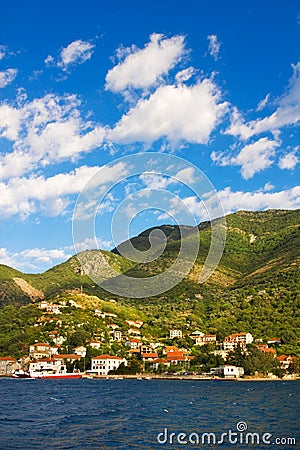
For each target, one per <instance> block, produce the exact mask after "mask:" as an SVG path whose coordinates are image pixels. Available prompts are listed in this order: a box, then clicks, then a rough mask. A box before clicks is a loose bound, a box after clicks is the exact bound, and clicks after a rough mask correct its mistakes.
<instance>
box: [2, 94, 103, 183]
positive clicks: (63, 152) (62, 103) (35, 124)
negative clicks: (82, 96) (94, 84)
mask: <svg viewBox="0 0 300 450" xmlns="http://www.w3.org/2000/svg"><path fill="white" fill-rule="evenodd" d="M19 103H20V102H19V101H17V104H16V106H10V105H8V104H5V103H3V104H2V105H0V137H3V138H6V139H7V140H9V141H12V143H13V147H12V150H13V151H12V152H8V153H6V154H2V155H1V156H0V163H1V164H0V179H1V178H8V177H11V176H20V175H22V174H23V173H26V172H30V171H31V170H33V169H35V168H36V167H39V166H42V167H45V166H47V165H49V164H53V163H57V162H60V161H63V160H67V159H72V160H74V159H75V158H78V157H79V156H80V155H81V154H82V153H86V152H90V151H91V150H93V149H95V148H97V147H99V145H101V144H102V142H103V139H104V136H105V132H106V131H105V128H104V127H101V126H98V125H96V126H93V124H92V123H91V122H85V121H84V120H83V119H82V117H81V115H80V110H79V108H80V101H79V99H78V98H77V97H76V96H75V95H65V96H57V95H53V94H47V95H46V96H45V97H43V98H40V99H34V100H32V101H31V102H28V101H26V99H25V101H24V100H23V101H22V102H21V104H19Z"/></svg>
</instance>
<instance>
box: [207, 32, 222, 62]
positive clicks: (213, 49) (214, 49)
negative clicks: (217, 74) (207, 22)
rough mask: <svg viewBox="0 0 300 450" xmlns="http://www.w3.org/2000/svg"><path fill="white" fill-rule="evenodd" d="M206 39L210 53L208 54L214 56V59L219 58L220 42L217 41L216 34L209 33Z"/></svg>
mask: <svg viewBox="0 0 300 450" xmlns="http://www.w3.org/2000/svg"><path fill="white" fill-rule="evenodd" d="M207 39H208V42H209V44H208V51H209V53H210V55H211V56H212V57H213V58H214V60H215V61H217V60H218V59H219V53H220V48H221V44H220V42H219V41H218V36H217V35H216V34H209V35H208V36H207Z"/></svg>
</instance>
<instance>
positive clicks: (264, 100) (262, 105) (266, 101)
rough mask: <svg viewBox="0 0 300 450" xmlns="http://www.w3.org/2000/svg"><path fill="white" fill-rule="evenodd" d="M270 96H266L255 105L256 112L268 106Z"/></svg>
mask: <svg viewBox="0 0 300 450" xmlns="http://www.w3.org/2000/svg"><path fill="white" fill-rule="evenodd" d="M269 98H270V94H267V95H266V96H265V98H263V99H262V100H261V101H260V102H259V103H258V105H257V108H256V111H262V110H263V109H264V108H265V107H266V106H267V104H268V101H269Z"/></svg>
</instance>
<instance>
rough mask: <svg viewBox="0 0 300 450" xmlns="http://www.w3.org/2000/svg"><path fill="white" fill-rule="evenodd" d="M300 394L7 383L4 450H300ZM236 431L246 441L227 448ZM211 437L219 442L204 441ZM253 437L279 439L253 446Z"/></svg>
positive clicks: (110, 383) (3, 382) (196, 384)
mask: <svg viewBox="0 0 300 450" xmlns="http://www.w3.org/2000/svg"><path fill="white" fill-rule="evenodd" d="M299 391H300V383H299V382H297V381H287V382H284V381H270V382H226V381H220V382H216V381H191V380H189V381H187V380H126V379H124V380H99V379H98V380H95V379H94V380H89V379H79V380H30V379H29V380H26V379H3V378H2V379H0V399H1V410H0V411H1V412H0V449H1V450H9V449H12V450H17V449H23V450H31V449H43V450H54V449H80V450H82V449H101V450H102V449H122V450H126V449H138V450H142V449H157V448H167V449H181V448H191V449H210V448H223V449H224V448H225V449H229V448H236V449H241V448H253V449H270V448H272V449H300V436H299V428H300V427H299ZM237 424H238V425H237ZM237 427H238V428H239V432H238V431H237ZM245 427H246V428H247V430H244V428H245ZM229 430H232V432H236V433H238V434H237V439H239V441H238V442H239V443H235V442H232V443H230V442H228V435H227V437H223V441H224V442H223V443H220V441H221V440H222V439H221V438H220V437H221V435H222V433H226V432H227V433H228V431H229ZM205 432H206V433H215V436H216V443H213V440H211V441H210V443H209V442H208V440H207V439H208V438H207V437H204V441H203V443H202V438H203V436H202V435H203V433H205ZM160 433H161V434H160ZM171 433H175V435H173V436H170V434H171ZM180 433H184V434H185V436H184V435H179V434H180ZM246 433H257V435H259V438H260V439H262V436H263V435H264V434H266V433H269V434H270V435H272V436H271V437H270V436H267V437H265V439H266V441H267V443H263V442H262V441H261V440H260V442H259V444H257V441H254V445H252V441H251V439H250V438H249V439H250V440H248V443H247V444H246V443H245V441H244V439H245V436H246ZM158 435H159V442H160V443H159V442H158ZM178 435H179V438H178ZM196 435H197V436H198V438H199V444H197V443H196V442H197V441H196ZM235 438H236V436H235V435H231V439H233V440H234V439H235ZM287 438H294V439H296V444H293V443H288V440H287ZM178 439H179V442H178ZM210 439H213V438H212V437H210ZM226 439H227V441H226ZM255 439H257V437H256V438H255ZM275 439H277V441H276V442H275ZM278 439H279V440H278ZM184 441H186V442H188V443H187V444H185V443H183V442H184ZM181 442H182V443H181ZM218 442H219V443H218ZM268 442H270V444H268Z"/></svg>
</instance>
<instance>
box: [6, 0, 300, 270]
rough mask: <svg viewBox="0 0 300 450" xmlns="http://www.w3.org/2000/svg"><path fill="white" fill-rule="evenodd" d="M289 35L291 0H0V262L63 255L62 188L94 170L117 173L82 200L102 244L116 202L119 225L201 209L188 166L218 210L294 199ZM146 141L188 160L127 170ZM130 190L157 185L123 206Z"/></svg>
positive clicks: (75, 185) (295, 140) (74, 194)
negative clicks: (88, 201)
mask: <svg viewBox="0 0 300 450" xmlns="http://www.w3.org/2000/svg"><path fill="white" fill-rule="evenodd" d="M299 49H300V4H299V2H298V1H296V0H289V1H288V2H286V1H284V0H265V1H264V2H262V1H261V0H254V1H248V0H245V1H243V2H240V1H228V2H224V1H222V0H218V1H214V0H212V1H210V2H200V1H198V0H188V1H182V0H164V1H159V0H139V1H135V0H129V1H126V2H124V1H120V0H114V1H112V2H106V1H102V0H99V1H96V0H94V1H93V0H86V1H85V2H82V1H80V2H79V1H78V0H73V1H72V2H71V1H57V0H52V1H51V2H50V1H44V2H40V1H35V0H33V1H28V2H24V1H21V0H12V1H10V2H8V1H7V0H6V1H3V2H2V5H1V15H0V263H2V264H7V265H10V266H13V267H15V268H17V269H19V270H22V271H25V272H41V271H44V270H46V269H48V268H49V267H51V266H53V265H55V264H58V263H60V262H62V261H65V260H66V259H68V258H69V257H70V256H71V255H73V254H74V252H75V250H74V245H73V237H72V217H73V211H74V207H75V204H76V200H77V198H78V195H79V194H80V192H81V191H82V189H84V187H85V186H86V184H87V183H88V182H89V180H90V179H91V178H92V177H93V176H94V175H95V174H97V173H98V171H99V170H100V172H99V173H100V174H101V175H100V176H101V177H102V176H103V179H102V181H101V183H102V184H101V186H102V187H103V188H104V191H105V188H107V187H108V186H109V185H111V183H113V184H114V183H115V184H116V186H115V188H114V190H112V191H109V192H106V196H105V198H104V200H103V203H102V205H101V207H99V205H98V209H97V211H96V214H95V217H96V218H95V223H96V225H97V226H96V228H97V229H96V231H95V233H96V235H97V243H98V246H99V248H103V249H111V248H113V247H114V245H115V244H117V243H119V242H118V240H117V241H116V239H115V236H113V235H112V233H111V223H112V218H113V216H114V213H115V210H116V208H118V205H119V204H120V202H123V204H122V205H123V206H124V205H125V206H124V207H126V208H127V209H126V213H127V216H128V217H129V216H130V213H131V219H132V220H131V222H130V221H129V222H130V226H129V228H130V229H129V235H130V236H132V235H136V234H137V233H139V232H141V231H143V230H144V229H146V228H149V227H152V226H156V225H162V224H164V223H176V220H177V221H178V220H179V221H184V220H185V216H184V215H180V209H182V208H181V207H182V205H184V207H187V208H188V210H189V213H191V214H192V215H193V219H194V220H196V222H200V221H201V220H204V219H205V218H206V217H205V214H204V213H203V211H204V210H203V205H202V204H201V199H199V198H197V196H196V195H195V192H193V189H192V186H191V180H192V179H193V174H195V173H196V172H194V169H193V167H194V168H195V167H196V168H198V169H199V170H201V171H202V172H203V174H204V175H205V176H206V177H207V179H208V180H209V181H210V183H211V184H212V185H213V186H214V189H215V190H216V192H217V195H218V198H219V201H220V203H221V205H222V208H223V210H224V213H225V214H228V213H231V212H235V211H238V210H252V211H258V210H265V209H270V208H282V209H296V208H299V207H300V200H299V198H300V186H299V160H300V151H299V149H300V143H299V125H300V51H299ZM151 152H152V153H154V155H153V158H155V154H162V153H163V154H168V155H170V156H174V157H175V156H176V157H180V158H182V159H184V160H185V161H187V163H188V164H190V168H188V167H186V168H185V169H184V170H186V171H185V172H184V173H183V172H182V170H178V171H177V172H176V171H175V172H174V174H175V175H177V174H178V173H181V177H179V178H180V180H179V181H181V182H182V183H183V184H181V186H179V185H178V183H175V182H172V181H170V179H169V178H168V176H167V174H166V173H164V172H165V168H164V167H160V168H157V167H156V168H154V166H153V167H146V166H145V167H144V170H143V171H142V172H141V173H140V174H139V175H135V176H134V177H132V176H131V178H128V179H126V177H128V176H129V175H130V174H131V172H130V171H131V170H132V167H131V168H130V167H129V165H128V164H127V165H126V164H125V163H124V162H122V161H123V159H124V157H128V156H129V155H134V154H136V153H139V154H140V153H151ZM126 161H127V160H126ZM128 161H130V160H128ZM179 169H180V167H179ZM124 177H125V178H124ZM124 179H125V181H124ZM120 180H123V181H122V183H120ZM140 189H146V190H147V189H148V190H149V189H156V190H157V189H160V190H161V192H162V195H163V194H164V193H168V194H169V195H170V196H171V197H172V198H171V197H170V198H169V202H168V201H166V202H162V205H161V206H160V205H159V204H158V203H157V201H156V203H155V204H154V206H153V205H152V209H151V205H150V203H147V202H146V201H145V198H146V196H144V199H143V204H142V205H141V204H139V208H140V209H139V211H138V213H137V208H136V207H135V208H134V207H133V203H132V202H130V200H131V199H132V198H133V197H134V194H136V193H137V192H139V190H140ZM131 196H133V197H131ZM178 198H180V201H179V200H178ZM156 200H157V198H156ZM124 202H125V203H124ZM120 217H123V216H122V215H121V216H120ZM175 219H176V220H175ZM121 223H122V221H121ZM191 223H192V222H191ZM191 223H188V219H187V223H185V224H191ZM119 226H120V224H119ZM86 248H89V243H88V242H87V241H86V242H82V250H84V249H86Z"/></svg>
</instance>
